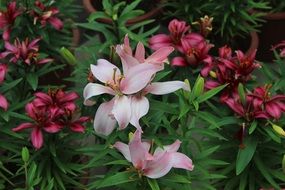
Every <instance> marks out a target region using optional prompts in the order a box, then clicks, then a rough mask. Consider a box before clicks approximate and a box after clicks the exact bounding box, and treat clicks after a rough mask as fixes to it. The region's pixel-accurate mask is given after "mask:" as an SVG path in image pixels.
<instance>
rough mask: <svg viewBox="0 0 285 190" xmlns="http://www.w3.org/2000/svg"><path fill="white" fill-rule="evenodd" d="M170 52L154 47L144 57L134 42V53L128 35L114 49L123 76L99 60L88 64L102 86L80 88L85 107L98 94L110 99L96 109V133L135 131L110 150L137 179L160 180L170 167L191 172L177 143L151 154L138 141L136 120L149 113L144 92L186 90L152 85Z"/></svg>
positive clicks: (172, 84) (175, 84) (165, 84)
mask: <svg viewBox="0 0 285 190" xmlns="http://www.w3.org/2000/svg"><path fill="white" fill-rule="evenodd" d="M172 51H173V48H172V47H170V46H166V47H161V48H158V49H157V50H156V51H155V52H154V53H153V54H152V55H150V56H149V57H147V58H145V48H144V46H143V44H142V43H140V42H139V43H138V44H137V47H136V51H135V52H134V54H133V51H132V49H131V47H130V44H129V39H128V36H127V35H126V37H125V39H124V44H121V45H117V46H116V52H117V54H118V55H119V57H120V59H121V62H122V67H123V73H121V71H120V70H119V68H118V67H117V66H115V65H113V64H112V63H110V62H109V61H107V60H104V59H99V60H98V61H97V65H91V72H92V74H93V75H94V77H95V78H96V79H98V80H99V81H100V82H102V83H104V84H105V85H101V84H97V83H89V84H87V86H86V87H85V88H84V92H83V96H84V98H85V102H84V103H85V105H92V104H93V102H92V101H91V100H90V98H91V97H93V96H97V95H100V94H104V93H107V94H110V95H112V96H114V98H112V99H111V100H110V101H109V102H104V103H102V104H101V105H100V106H99V108H98V109H97V112H96V115H95V119H94V129H95V131H96V132H97V133H98V134H101V135H109V134H110V133H112V131H113V130H114V128H115V124H116V121H117V122H118V124H119V129H124V128H126V127H127V125H128V124H129V123H131V124H132V125H133V126H135V127H136V128H137V130H136V132H135V134H134V137H133V138H132V140H131V141H130V143H129V145H126V144H124V143H122V142H116V143H115V144H114V146H113V147H115V148H116V149H118V150H119V151H120V152H121V153H122V154H123V155H124V156H125V158H126V159H127V160H128V161H129V162H132V163H133V165H134V169H135V170H136V171H137V172H138V173H139V176H142V175H143V176H147V177H149V178H160V177H162V176H164V175H165V174H167V173H168V172H169V171H170V169H171V168H172V167H174V168H183V169H186V170H190V171H191V170H193V167H194V166H193V165H192V161H191V159H190V158H188V157H187V156H186V155H184V154H182V153H178V152H177V150H178V148H179V146H180V141H178V140H177V141H176V142H175V143H173V144H172V145H169V146H165V147H163V149H162V148H157V149H156V150H155V152H154V154H153V155H151V154H150V153H149V150H150V143H148V142H141V133H142V128H141V126H140V123H139V120H140V118H141V117H143V116H144V115H146V114H147V113H148V110H149V101H148V99H147V98H146V95H147V94H148V93H151V94H155V95H162V94H168V93H171V92H174V91H176V90H178V89H185V90H189V86H188V85H187V84H186V83H184V82H181V81H168V82H152V80H153V79H154V76H155V74H156V73H157V72H158V71H161V70H163V69H164V62H165V60H166V59H167V56H168V55H169V54H170V53H171V52H172Z"/></svg>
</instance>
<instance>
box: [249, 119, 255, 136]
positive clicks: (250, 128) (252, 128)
mask: <svg viewBox="0 0 285 190" xmlns="http://www.w3.org/2000/svg"><path fill="white" fill-rule="evenodd" d="M256 127H257V121H256V120H254V121H253V122H252V123H251V125H250V127H249V130H248V133H249V134H251V133H253V131H254V130H255V129H256Z"/></svg>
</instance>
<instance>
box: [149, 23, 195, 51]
mask: <svg viewBox="0 0 285 190" xmlns="http://www.w3.org/2000/svg"><path fill="white" fill-rule="evenodd" d="M168 30H169V32H170V34H169V35H166V34H157V35H155V36H153V37H151V38H150V39H149V45H150V48H151V49H153V50H158V49H160V48H162V47H167V46H172V47H175V48H176V49H178V50H179V51H183V50H182V44H181V39H183V37H184V36H185V35H187V33H188V32H189V31H190V26H189V25H187V24H186V22H184V21H179V20H177V19H173V20H172V21H170V22H169V25H168Z"/></svg>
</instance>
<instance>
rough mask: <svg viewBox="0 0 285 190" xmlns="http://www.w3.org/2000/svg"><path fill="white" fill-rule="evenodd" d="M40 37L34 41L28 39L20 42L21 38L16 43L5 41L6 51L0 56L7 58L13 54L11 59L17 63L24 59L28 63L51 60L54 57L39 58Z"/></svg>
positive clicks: (43, 62) (42, 62) (40, 62)
mask: <svg viewBox="0 0 285 190" xmlns="http://www.w3.org/2000/svg"><path fill="white" fill-rule="evenodd" d="M39 41H40V38H37V39H34V40H33V41H31V42H29V40H28V39H26V40H25V41H22V42H20V41H19V39H16V40H15V42H14V44H11V43H10V42H7V41H6V42H5V49H6V51H4V52H2V53H1V54H0V58H5V57H7V56H9V55H12V57H11V59H10V61H11V62H13V63H16V62H17V61H18V60H21V61H23V62H24V63H26V64H27V65H31V64H38V65H40V64H45V63H48V62H51V61H52V59H49V58H45V59H39V53H38V51H39V45H38V42H39Z"/></svg>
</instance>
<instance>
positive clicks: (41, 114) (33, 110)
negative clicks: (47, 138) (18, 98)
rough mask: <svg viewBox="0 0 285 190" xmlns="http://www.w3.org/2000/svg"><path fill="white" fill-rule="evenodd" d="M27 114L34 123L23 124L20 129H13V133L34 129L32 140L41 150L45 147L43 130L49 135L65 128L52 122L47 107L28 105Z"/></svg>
mask: <svg viewBox="0 0 285 190" xmlns="http://www.w3.org/2000/svg"><path fill="white" fill-rule="evenodd" d="M26 112H27V114H28V116H29V117H30V118H31V119H33V120H34V122H27V123H22V124H20V125H19V126H18V127H16V128H13V131H15V132H17V131H21V130H23V129H27V128H33V130H32V132H31V140H32V143H33V146H34V147H35V148H36V149H39V148H41V147H42V145H43V133H42V130H44V131H46V132H48V133H57V132H58V131H60V130H61V129H62V128H63V126H62V125H60V123H59V122H56V121H52V119H53V118H52V117H51V114H50V112H49V110H48V109H47V108H45V107H41V108H39V107H36V106H35V105H34V103H33V102H32V103H28V104H27V105H26Z"/></svg>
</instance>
